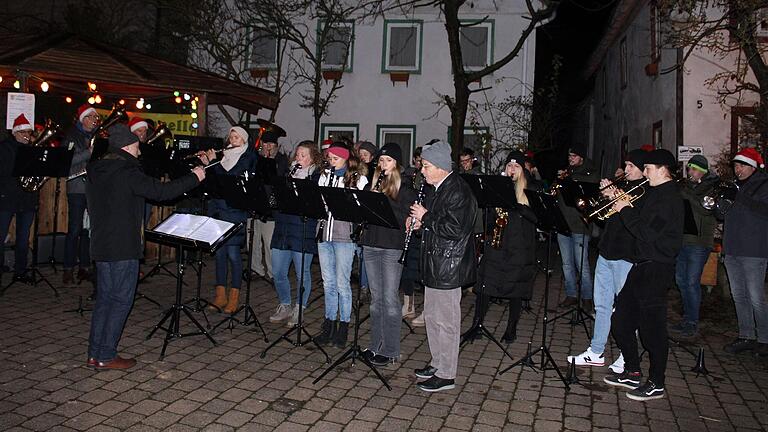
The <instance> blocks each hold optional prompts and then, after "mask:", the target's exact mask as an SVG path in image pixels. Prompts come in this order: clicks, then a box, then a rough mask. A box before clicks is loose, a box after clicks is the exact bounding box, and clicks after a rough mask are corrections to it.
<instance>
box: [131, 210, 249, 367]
mask: <svg viewBox="0 0 768 432" xmlns="http://www.w3.org/2000/svg"><path fill="white" fill-rule="evenodd" d="M242 225H243V224H241V223H240V224H233V223H231V222H225V221H221V220H217V219H213V218H209V217H205V216H197V215H192V214H185V213H174V214H172V215H171V216H169V217H168V218H167V219H165V220H164V221H162V222H160V223H159V224H158V225H157V226H156V227H155V228H154V229H152V230H145V238H147V239H150V240H152V241H155V242H158V243H160V242H163V243H165V244H168V245H171V246H173V247H175V248H176V271H177V273H178V275H177V278H176V299H175V301H174V303H173V305H172V306H171V307H170V308H168V310H166V312H165V314H164V315H163V317H162V318H161V319H160V322H158V323H157V324H156V325H155V327H154V328H153V329H152V331H150V332H149V334H148V335H147V340H149V339H151V338H152V335H154V334H155V332H156V331H157V330H158V329H163V330H165V339H164V341H163V348H162V350H161V351H160V359H161V360H162V359H163V358H164V357H165V349H166V348H167V347H168V343H169V342H170V341H172V340H174V339H179V338H183V337H188V336H198V335H204V336H205V337H207V338H208V340H210V341H211V343H212V344H213V345H214V346H216V341H215V340H214V339H213V337H212V336H211V335H210V333H208V332H207V331H206V330H205V329H204V328H203V326H201V325H200V323H199V322H198V321H197V320H196V319H195V318H194V317H193V316H192V314H191V313H190V312H189V310H190V309H191V308H190V307H188V306H187V305H185V304H184V303H183V302H182V300H181V288H182V285H183V283H182V279H183V276H184V250H185V249H202V250H206V251H208V252H215V251H216V249H218V248H219V246H221V245H222V244H224V242H226V241H227V240H228V239H229V238H230V237H232V235H233V234H234V233H235V232H237V230H239V229H240V228H242ZM181 312H184V314H185V315H186V316H187V318H189V320H190V321H192V324H194V325H195V327H197V329H198V331H197V332H193V333H181V332H180V331H179V323H180V318H181ZM169 318H170V322H169V323H168V327H163V324H165V322H166V321H167V320H168V319H169Z"/></svg>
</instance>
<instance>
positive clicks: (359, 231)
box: [349, 172, 386, 243]
mask: <svg viewBox="0 0 768 432" xmlns="http://www.w3.org/2000/svg"><path fill="white" fill-rule="evenodd" d="M384 177H386V174H384V172H381V173H379V179H378V180H376V184H375V185H374V186H373V189H371V192H381V182H383V181H384ZM363 231H365V223H361V224H358V225H357V226H356V227H355V230H354V231H352V234H350V235H349V238H351V239H352V241H353V242H355V243H360V239H362V238H363Z"/></svg>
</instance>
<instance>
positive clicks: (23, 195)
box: [0, 137, 39, 240]
mask: <svg viewBox="0 0 768 432" xmlns="http://www.w3.org/2000/svg"><path fill="white" fill-rule="evenodd" d="M22 145H23V144H21V143H19V142H18V141H16V139H15V138H13V137H11V138H8V139H7V140H5V141H3V142H0V210H5V211H33V210H35V208H36V207H37V200H38V197H39V195H38V194H39V193H38V192H25V191H24V189H22V188H21V185H20V184H19V179H18V177H14V176H13V166H14V164H15V163H16V153H18V148H19V147H20V146H22ZM0 240H5V239H0Z"/></svg>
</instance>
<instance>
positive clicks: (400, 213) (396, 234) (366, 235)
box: [360, 184, 416, 249]
mask: <svg viewBox="0 0 768 432" xmlns="http://www.w3.org/2000/svg"><path fill="white" fill-rule="evenodd" d="M368 189H370V184H368ZM387 200H388V201H389V205H390V206H391V207H392V213H394V215H395V219H396V220H397V223H398V224H399V226H398V227H397V228H387V227H383V226H379V225H370V224H369V225H367V226H366V228H365V231H364V232H363V238H362V240H361V242H360V244H361V245H362V246H372V247H377V248H381V249H402V248H403V245H404V244H405V230H406V229H407V228H408V227H406V226H405V220H406V219H407V218H408V215H409V214H410V212H411V204H413V203H414V202H416V191H414V190H413V189H411V188H410V187H407V186H405V185H403V186H401V187H400V191H399V192H398V194H397V199H394V200H393V199H392V198H389V197H387ZM415 232H416V231H414V233H415ZM411 241H414V242H415V241H416V238H415V236H413V234H412V237H411ZM411 244H413V243H411Z"/></svg>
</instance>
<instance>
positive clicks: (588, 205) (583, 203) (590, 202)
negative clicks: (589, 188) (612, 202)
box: [576, 174, 627, 211]
mask: <svg viewBox="0 0 768 432" xmlns="http://www.w3.org/2000/svg"><path fill="white" fill-rule="evenodd" d="M626 180H627V175H626V174H621V175H618V176H616V177H614V178H612V179H611V181H610V183H608V184H607V185H605V186H603V187H601V188H600V189H598V190H597V192H598V194H597V196H596V197H592V198H589V199H585V198H579V199H578V200H577V201H576V208H578V209H579V210H581V211H587V210H588V209H593V208H596V207H598V206H600V205H601V204H602V203H604V202H605V201H606V200H609V199H608V198H606V197H605V196H603V191H604V190H606V189H608V188H611V187H618V186H617V185H618V184H619V183H623V182H625V181H626Z"/></svg>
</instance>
